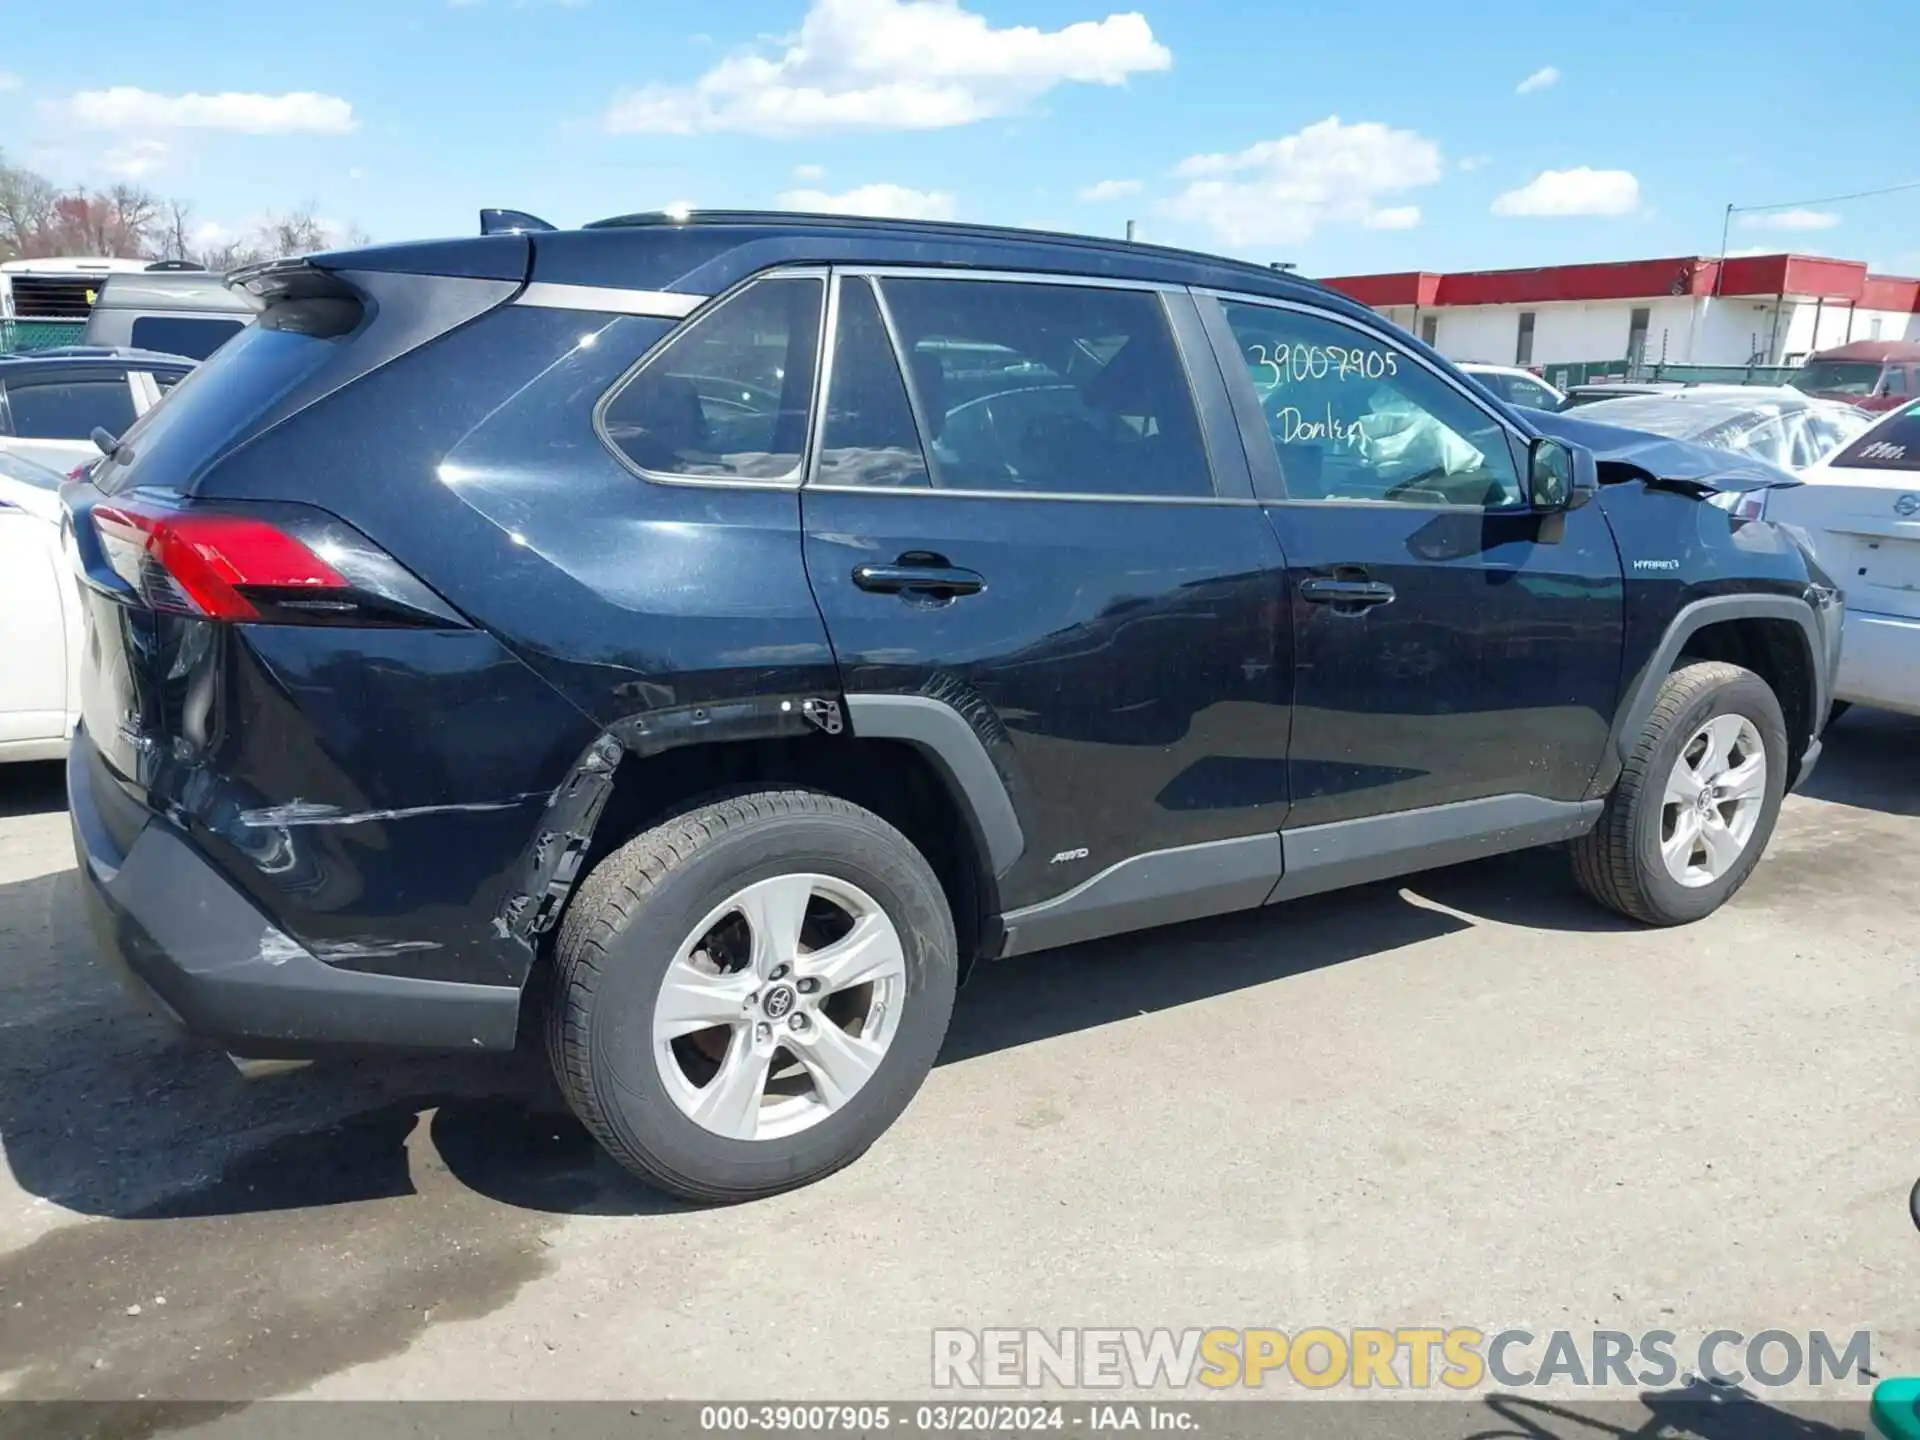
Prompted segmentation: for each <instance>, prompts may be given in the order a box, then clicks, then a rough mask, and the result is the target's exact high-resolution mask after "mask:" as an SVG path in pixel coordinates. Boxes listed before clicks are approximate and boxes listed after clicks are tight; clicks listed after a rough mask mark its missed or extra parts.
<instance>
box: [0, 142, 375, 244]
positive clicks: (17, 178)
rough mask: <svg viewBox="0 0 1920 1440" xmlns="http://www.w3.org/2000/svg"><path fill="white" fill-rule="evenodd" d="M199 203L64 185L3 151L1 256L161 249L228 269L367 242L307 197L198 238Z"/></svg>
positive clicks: (128, 188) (133, 190)
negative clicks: (229, 230) (228, 234)
mask: <svg viewBox="0 0 1920 1440" xmlns="http://www.w3.org/2000/svg"><path fill="white" fill-rule="evenodd" d="M193 228H194V227H193V206H192V204H191V203H190V202H188V201H186V200H169V201H165V202H162V201H161V200H160V199H158V198H157V197H156V196H154V195H153V194H152V193H151V192H149V191H147V190H143V189H142V188H140V187H139V186H137V185H129V184H118V185H114V186H112V187H110V188H109V189H106V190H86V189H81V188H74V189H62V188H61V187H60V186H58V185H56V184H54V183H53V182H52V181H51V180H49V179H47V178H46V177H45V176H44V175H40V174H37V173H36V172H34V171H32V170H28V169H25V168H23V167H20V166H15V165H9V164H7V163H6V159H5V156H4V155H0V259H12V258H14V257H17V256H18V257H27V258H36V257H41V256H48V255H75V254H84V255H108V256H125V257H129V258H137V257H141V256H157V257H160V258H163V259H168V260H188V261H192V262H195V263H197V264H201V265H205V266H206V267H207V268H208V269H209V270H219V271H227V270H234V269H238V268H239V267H240V266H242V265H251V264H254V263H256V262H258V261H261V260H275V259H279V258H281V257H283V256H290V255H307V254H311V253H312V252H313V251H315V250H328V249H333V248H336V247H340V246H347V245H364V244H365V243H367V233H366V231H364V230H362V229H361V228H360V227H359V226H358V225H351V224H349V225H336V224H333V223H331V222H329V221H326V220H322V219H321V218H320V217H319V216H318V214H317V213H316V207H315V206H314V205H312V204H310V203H309V204H306V205H302V206H300V207H298V208H297V209H294V210H289V211H287V212H285V213H280V214H268V215H267V216H266V217H265V218H264V219H262V220H261V221H260V222H259V223H258V224H256V225H255V226H254V227H253V228H252V230H251V231H250V232H249V233H247V234H245V235H241V236H235V237H233V238H231V239H226V240H219V241H212V242H208V243H196V240H195V236H194V234H193Z"/></svg>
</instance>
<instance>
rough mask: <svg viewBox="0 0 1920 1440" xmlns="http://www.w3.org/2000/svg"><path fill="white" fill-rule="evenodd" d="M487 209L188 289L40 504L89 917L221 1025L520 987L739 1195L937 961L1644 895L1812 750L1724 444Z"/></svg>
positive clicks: (1192, 304) (624, 1126) (996, 267)
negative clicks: (1547, 883)
mask: <svg viewBox="0 0 1920 1440" xmlns="http://www.w3.org/2000/svg"><path fill="white" fill-rule="evenodd" d="M507 218H509V219H510V220H511V226H510V233H490V234H483V235H481V236H477V237H470V238H465V239H458V240H447V241H436V242H426V243H419V244H406V245H396V246H386V247H377V248H370V249H362V250H354V251H346V252H340V253H334V254H324V255H317V256H312V257H308V258H306V259H303V260H299V261H290V262H278V263H275V264H273V265H269V266H266V267H263V268H259V269H255V270H253V271H250V272H243V273H242V274H241V275H240V276H239V277H237V281H236V283H239V284H241V285H243V286H244V287H245V288H246V289H247V290H248V291H249V293H251V294H252V295H253V296H255V298H257V299H258V300H259V301H260V302H261V305H262V310H261V314H260V318H259V319H258V321H257V322H256V323H254V324H252V325H250V326H248V327H247V328H246V329H245V330H243V331H242V332H241V333H240V334H238V335H237V336H235V337H234V338H233V339H232V340H230V341H229V342H228V343H227V344H226V345H224V346H223V347H222V348H221V349H220V350H219V351H217V352H216V353H215V354H214V356H213V357H212V358H211V359H210V360H208V361H207V362H206V363H205V365H204V366H203V367H202V368H201V370H200V371H199V372H198V373H197V374H196V375H195V376H194V378H193V379H192V380H191V381H189V382H187V383H185V384H183V385H181V386H180V387H179V389H178V390H177V391H176V392H175V393H174V394H173V395H172V396H171V397H169V399H168V402H167V403H166V404H165V405H162V406H159V407H157V408H156V409H154V410H153V411H151V412H150V413H149V414H148V415H146V416H145V417H144V418H143V419H142V420H141V421H140V422H139V423H138V424H136V425H135V426H134V428H133V429H132V430H131V431H130V432H129V433H128V434H127V435H126V436H125V437H123V439H122V441H121V443H120V444H118V445H117V446H116V447H115V449H114V451H113V453H112V455H110V456H109V457H107V458H105V459H104V460H102V462H101V463H100V464H99V465H98V466H97V467H96V468H95V469H94V470H93V472H92V474H91V475H90V477H88V478H87V479H85V480H76V481H73V482H70V483H69V484H68V485H67V486H66V487H65V489H64V491H63V499H64V502H65V506H66V512H67V526H68V533H69V540H70V543H71V545H72V547H73V549H74V552H75V555H76V557H77V563H78V565H79V568H80V570H81V572H82V574H83V577H84V585H83V589H84V593H85V606H86V609H87V614H88V624H89V627H90V635H89V643H88V645H87V646H86V649H85V657H86V658H85V662H84V666H83V672H82V679H81V691H82V696H81V711H82V723H81V726H80V730H79V732H78V734H77V736H76V739H75V743H74V745H73V748H72V752H71V754H70V757H69V761H68V778H69V791H70V798H71V810H72V817H73V827H74V833H75V842H76V846H77V849H78V851H79V854H80V857H81V860H82V874H83V876H84V878H85V881H86V886H85V888H86V892H87V895H88V905H89V912H90V915H91V917H92V921H93V924H94V927H95V930H96V933H97V934H98V936H99V938H100V941H101V944H102V948H103V950H104V951H105V953H106V954H107V955H108V956H109V957H110V958H112V959H113V960H115V961H116V962H117V963H118V964H120V965H121V966H122V968H123V969H124V971H125V972H126V973H127V975H128V976H129V978H130V979H132V980H133V982H134V983H135V985H136V986H137V987H139V988H141V989H142V990H143V991H144V992H145V993H147V994H148V995H150V996H151V997H152V998H153V999H154V1000H155V1001H156V1002H157V1003H158V1005H159V1006H160V1007H161V1008H162V1009H163V1010H165V1011H166V1012H169V1013H171V1014H172V1015H174V1016H175V1017H177V1018H178V1019H179V1020H180V1021H181V1022H183V1023H184V1024H185V1025H186V1027H187V1028H189V1029H190V1030H192V1031H194V1032H196V1033H198V1034H200V1035H203V1036H206V1037H209V1038H210V1039H212V1040H213V1041H215V1042H217V1043H219V1044H221V1045H223V1046H225V1047H226V1048H227V1049H229V1050H230V1051H232V1052H234V1053H235V1054H237V1055H241V1056H246V1057H251V1058H254V1059H276V1058H300V1057H308V1056H314V1055H323V1054H325V1053H328V1052H329V1051H332V1050H335V1049H339V1048H343V1047H344V1048H366V1047H391V1048H396V1049H436V1048H437V1049H448V1050H458V1051H463V1052H465V1051H473V1050H505V1049H508V1048H510V1047H512V1046H513V1045H514V1044H515V1041H516V1036H517V1035H518V1034H519V1033H521V1031H522V1021H523V1008H525V1009H526V1011H527V1015H528V1017H529V1018H537V1019H538V1020H539V1021H540V1024H541V1027H542V1029H543V1030H544V1036H545V1043H546V1045H547V1048H548V1050H549V1052H550V1054H551V1057H552V1061H553V1065H554V1070H555V1073H556V1075H557V1076H558V1077H559V1082H560V1085H561V1087H562V1089H563V1090H564V1091H565V1093H566V1095H567V1098H568V1101H569V1103H570V1104H571V1105H572V1106H573V1108H574V1110H575V1111H576V1112H577V1113H578V1114H579V1115H580V1117H581V1118H582V1120H583V1121H584V1122H585V1124H586V1125H587V1126H588V1128H589V1129H590V1130H591V1131H592V1132H593V1134H594V1135H595V1136H596V1137H597V1138H598V1139H599V1140H600V1141H601V1143H602V1144H604V1145H605V1146H606V1148H607V1149H608V1150H609V1151H610V1152H611V1153H612V1154H613V1155H614V1156H615V1157H616V1158H617V1159H618V1160H619V1161H620V1162H621V1163H622V1164H624V1165H625V1166H627V1167H628V1168H629V1169H631V1170H632V1171H633V1172H634V1173H636V1174H638V1175H640V1176H643V1177H645V1178H646V1179H647V1180H649V1181H651V1182H653V1183H654V1184H657V1185H659V1186H662V1187H664V1188H666V1189H667V1190H670V1191H672V1192H675V1193H677V1194H680V1195H684V1196H689V1197H694V1198H698V1199H703V1200H709V1201H729V1200H740V1199H745V1198H749V1197H753V1196H758V1195H764V1194H767V1193H770V1192H773V1191H777V1190H780V1189H783V1188H786V1187H790V1186H793V1185H798V1184H802V1183H805V1182H807V1181H810V1180H814V1179H817V1178H819V1177H821V1176H823V1175H826V1174H828V1173H829V1172H831V1171H833V1170H835V1169H837V1168H838V1167H840V1166H842V1165H845V1164H847V1163H848V1162H850V1161H852V1160H853V1159H854V1158H856V1157H857V1156H858V1155H860V1154H861V1153H862V1152H863V1151H864V1150H865V1149H866V1148H867V1147H868V1146H869V1145H870V1144H872V1143H873V1141H874V1140H876V1139H877V1138H878V1137H879V1136H880V1135H881V1134H882V1133H883V1132H884V1131H885V1130H886V1129H887V1128H888V1127H889V1126H890V1125H891V1124H892V1123H893V1121H894V1120H895V1119H896V1118H897V1117H898V1116H899V1115H900V1114H901V1112H902V1111H903V1110H904V1109H905V1107H906V1106H907V1104H908V1103H909V1101H910V1100H911V1099H912V1097H913V1095H914V1093H915V1091H916V1090H917V1089H918V1087H919V1085H920V1084H921V1082H922V1080H923V1079H924V1077H925V1076H926V1074H927V1072H928V1069H929V1067H930V1066H931V1065H932V1063H933V1060H934V1058H935V1056H936V1054H937V1053H938V1051H939V1049H940V1046H941V1042H942V1038H943V1036H944V1034H945V1032H946V1029H947V1024H948V1020H949V1016H950V1014H951V1012H952V1008H953V1003H954V995H955V989H956V986H957V985H958V984H959V983H960V982H961V980H962V979H963V977H964V976H965V975H966V973H967V972H968V971H969V970H970V969H971V968H972V967H974V966H976V965H978V964H982V963H987V962H991V961H993V960H996V959H999V958H1001V957H1006V956H1017V955H1028V954H1032V953H1034V952H1040V951H1045V950H1048V949H1051V948H1053V947H1057V946H1063V945H1068V944H1072V943H1074V942H1077V941H1082V940H1087V939H1090V938H1094V937H1098V936H1104V935H1114V934H1118V933H1122V932H1127V931H1133V930H1140V929H1144V928H1146V927H1150V926H1155V925H1162V924H1168V923H1173V922H1180V921H1187V920H1192V919H1196V918H1199V917H1202V916H1208V915H1216V914H1221V913H1224V912H1228V911H1236V910H1253V909H1257V908H1259V907H1263V906H1273V907H1277V908H1273V909H1271V910H1270V911H1269V912H1268V915H1269V923H1270V924H1271V926H1272V928H1273V930H1274V933H1275V934H1276V936H1280V937H1284V934H1285V930H1286V927H1287V924H1288V913H1287V911H1286V909H1285V908H1284V902H1286V901H1288V900H1291V899H1293V898H1295V897H1298V896H1302V895H1308V894H1313V893H1315V892H1318V891H1325V890H1330V889H1334V888H1338V887H1341V886H1349V885H1356V884H1362V883H1366V882H1369V881H1376V880H1381V879H1384V878H1388V877H1392V876H1397V875H1402V874H1406V873H1408V872H1412V871H1417V870H1421V869H1425V868H1428V867H1432V866H1437V865H1444V864H1450V863H1453V862H1456V861H1460V860H1464V859H1467V858H1470V857H1475V856H1483V855H1491V854H1496V853H1499V852H1503V851H1512V850H1517V849H1520V848H1523V847H1528V846H1536V845H1554V844H1560V845H1566V846H1568V847H1570V849H1571V852H1572V862H1573V864H1572V869H1573V874H1574V878H1575V879H1576V880H1577V882H1578V884H1579V885H1580V886H1581V887H1582V888H1584V889H1585V890H1586V891H1587V892H1588V894H1590V895H1591V896H1593V897H1594V898H1595V899H1597V900H1598V901H1600V902H1601V903H1602V904H1605V905H1607V906H1610V907H1612V908H1613V909H1615V910H1616V911H1618V912H1621V913H1623V914H1625V915H1628V916H1631V917H1633V918H1635V919H1637V920H1639V921H1642V922H1645V923H1648V924H1656V925H1672V924H1681V923H1685V922H1689V921H1694V920H1699V919H1701V918H1703V917H1705V916H1707V915H1709V914H1711V913H1712V912H1713V911H1714V910H1715V909H1716V908H1717V907H1719V906H1720V905H1721V904H1722V903H1724V902H1725V901H1726V899H1727V898H1728V897H1729V896H1730V895H1732V894H1733V893H1734V892H1735V891H1736V890H1738V889H1739V888H1740V887H1741V886H1742V885H1743V884H1744V883H1746V881H1747V880H1748V877H1749V876H1750V875H1751V874H1752V872H1753V868H1754V866H1755V864H1756V863H1757V862H1758V860H1759V859H1760V856H1761V854H1762V852H1763V850H1764V848H1765V846H1766V844H1767V841H1768V837H1769V836H1770V834H1771V833H1772V829H1773V825H1774V821H1775V817H1776V815H1777V814H1778V812H1779V808H1780V805H1781V801H1782V797H1783V796H1784V795H1785V793H1786V792H1787V791H1788V790H1789V789H1790V788H1791V787H1793V786H1794V785H1795V784H1797V783H1799V781H1800V780H1802V779H1803V778H1804V777H1805V776H1806V774H1807V773H1808V771H1809V769H1810V768H1811V767H1812V766H1813V764H1814V763H1815V761H1816V759H1817V757H1818V755H1819V753H1820V746H1821V732H1822V729H1823V727H1824V724H1825V721H1826V716H1827V711H1828V707H1829V703H1830V699H1831V693H1832V675H1833V666H1834V660H1835V655H1836V652H1837V646H1838V643H1839V635H1840V627H1841V623H1842V606H1841V603H1840V600H1839V597H1838V593H1837V590H1836V588H1835V586H1834V585H1833V583H1832V582H1831V581H1830V580H1829V579H1828V578H1827V577H1826V575H1825V574H1824V573H1823V572H1822V571H1821V570H1820V568H1819V566H1818V565H1817V564H1816V563H1815V562H1814V561H1813V560H1812V559H1811V558H1810V556H1809V555H1808V553H1807V551H1806V549H1805V548H1804V547H1803V546H1802V545H1800V544H1799V543H1798V542H1797V541H1796V540H1795V539H1794V538H1793V537H1792V536H1791V535H1790V534H1789V533H1788V532H1786V531H1784V530H1782V529H1780V528H1778V527H1776V526H1774V525H1772V524H1770V523H1768V522H1767V521H1765V520H1763V519H1754V518H1749V517H1748V516H1747V515H1744V514H1741V513H1736V512H1737V511H1738V508H1739V505H1738V502H1739V501H1740V499H1741V497H1744V496H1747V495H1750V494H1752V493H1755V492H1760V491H1766V490H1768V489H1771V488H1773V487H1777V486H1780V485H1791V484H1793V483H1794V482H1793V480H1792V478H1791V477H1790V476H1786V475H1784V474H1782V473H1781V472H1779V471H1777V470H1774V469H1772V468H1770V467H1767V466H1765V465H1762V464H1758V463H1757V462H1751V461H1745V460H1742V459H1740V458H1739V457H1734V456H1730V455H1727V454H1725V453H1723V452H1718V451H1712V450H1707V449H1703V448H1701V447H1698V446H1693V445H1689V444H1687V443H1685V442H1682V441H1676V440H1671V439H1661V438H1658V437H1653V436H1648V435H1644V434H1637V433H1635V432H1630V431H1620V430H1612V429H1609V428H1608V427H1604V426H1595V425H1587V426H1579V425H1578V423H1577V422H1574V421H1570V420H1569V419H1568V418H1567V417H1564V416H1553V415H1544V414H1540V413H1537V412H1534V411H1521V410H1515V409H1511V408H1509V407H1507V406H1506V405H1505V404H1504V403H1502V402H1501V401H1499V400H1498V399H1497V398H1496V397H1494V396H1492V395H1491V394H1489V393H1488V392H1487V391H1486V390H1485V389H1483V388H1482V387H1480V386H1478V385H1476V384H1475V383H1473V382H1471V381H1469V380H1467V379H1465V378H1464V377H1463V376H1462V375H1461V374H1460V373H1459V372H1458V371H1457V370H1456V369H1455V368H1454V367H1453V366H1451V365H1450V364H1448V363H1447V362H1446V361H1445V360H1443V359H1441V358H1440V357H1439V356H1438V355H1436V354H1435V353H1434V352H1433V351H1432V350H1430V349H1429V348H1427V347H1425V346H1423V345H1421V344H1420V343H1419V342H1418V341H1417V340H1414V339H1413V338H1412V337H1410V336H1408V335H1406V334H1404V333H1403V332H1401V331H1399V330H1397V329H1395V328H1393V327H1392V326H1390V325H1388V324H1386V323H1384V322H1383V321H1382V320H1381V319H1380V318H1379V317H1378V316H1377V315H1375V314H1373V313H1372V312H1370V311H1368V310H1366V309H1364V308H1363V307H1361V306H1358V305H1356V304H1354V303H1352V302H1350V301H1348V300H1346V299H1344V298H1343V297H1341V296H1339V295H1337V294H1334V293H1332V292H1330V291H1328V290H1326V289H1323V288H1321V287H1319V286H1317V285H1314V284H1312V283H1310V282H1307V281H1304V280H1301V279H1299V278H1298V277H1295V276H1291V275H1286V274H1281V273H1278V272H1275V271H1272V270H1269V269H1265V268H1262V267H1258V266H1251V265H1245V264H1240V263H1236V262H1232V261H1228V260H1222V259H1218V258H1215V257H1211V256H1205V255H1197V254H1192V253H1188V252H1183V251H1176V250H1169V249H1163V248H1158V247H1152V246H1145V245H1131V244H1123V243H1119V242H1106V241H1099V240H1092V239H1086V238H1081V237H1068V236H1058V235H1048V234H1040V233H1035V232H1029V231H1014V230H1000V229H992V228H984V227H972V226H960V225H942V224H935V223H930V222H911V221H896V222H875V221H861V220H841V219H830V218H821V217H797V216H782V215H765V214H727V213H722V214H704V215H702V214H696V215H693V216H690V217H689V216H684V215H681V216H674V217H668V216H662V215H638V216H627V217H622V218H620V219H616V220H611V221H606V222H601V223H599V224H596V225H592V226H588V227H586V228H584V229H580V230H571V231H556V230H553V229H552V228H551V227H545V226H543V225H541V224H539V223H538V222H534V221H532V220H530V219H529V218H528V217H524V216H514V217H507ZM504 223H505V222H504V221H503V222H502V226H504ZM502 226H496V227H491V228H496V229H498V228H502ZM1280 943H1284V941H1283V940H1282V941H1281V942H1280ZM1034 963H1044V961H1037V962H1034ZM1115 963H1125V962H1124V960H1123V959H1120V958H1118V957H1116V962H1115Z"/></svg>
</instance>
